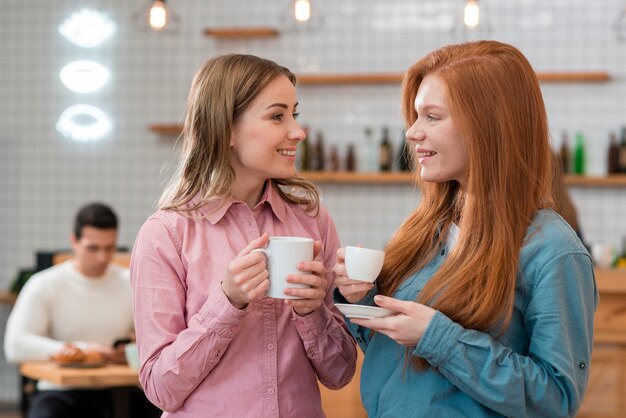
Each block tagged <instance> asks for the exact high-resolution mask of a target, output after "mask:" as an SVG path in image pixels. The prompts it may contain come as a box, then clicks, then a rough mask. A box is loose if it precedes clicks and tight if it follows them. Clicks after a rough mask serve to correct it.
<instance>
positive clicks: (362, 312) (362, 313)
mask: <svg viewBox="0 0 626 418" xmlns="http://www.w3.org/2000/svg"><path fill="white" fill-rule="evenodd" d="M335 306H336V307H337V309H339V310H340V311H341V313H342V314H344V315H345V316H347V317H348V318H363V319H372V318H382V317H384V316H389V315H393V314H394V313H397V312H394V311H392V310H390V309H384V308H378V307H376V306H367V305H352V304H350V303H335Z"/></svg>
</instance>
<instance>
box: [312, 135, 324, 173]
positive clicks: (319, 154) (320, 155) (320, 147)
mask: <svg viewBox="0 0 626 418" xmlns="http://www.w3.org/2000/svg"><path fill="white" fill-rule="evenodd" d="M313 161H314V163H313V170H317V171H324V169H325V168H326V154H325V153H324V135H323V134H322V133H321V132H318V133H317V135H316V138H315V158H314V160H313Z"/></svg>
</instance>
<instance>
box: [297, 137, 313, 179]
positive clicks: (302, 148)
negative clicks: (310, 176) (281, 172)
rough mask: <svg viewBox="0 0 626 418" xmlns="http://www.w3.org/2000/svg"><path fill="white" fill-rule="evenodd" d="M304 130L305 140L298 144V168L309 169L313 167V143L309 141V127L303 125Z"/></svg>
mask: <svg viewBox="0 0 626 418" xmlns="http://www.w3.org/2000/svg"><path fill="white" fill-rule="evenodd" d="M302 130H303V131H304V141H300V142H299V143H298V146H297V148H298V149H297V151H296V155H299V156H300V158H298V170H302V171H308V170H310V169H311V145H310V144H309V141H310V140H311V139H310V138H309V127H308V126H303V127H302Z"/></svg>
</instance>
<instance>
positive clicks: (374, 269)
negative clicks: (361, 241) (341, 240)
mask: <svg viewBox="0 0 626 418" xmlns="http://www.w3.org/2000/svg"><path fill="white" fill-rule="evenodd" d="M384 261H385V252H384V251H380V250H373V249H371V248H363V247H351V246H347V247H346V261H345V264H346V272H347V273H348V277H349V278H350V279H352V280H361V281H364V282H370V283H371V282H373V281H374V280H376V278H377V277H378V274H379V273H380V270H381V269H382V268H383V262H384Z"/></svg>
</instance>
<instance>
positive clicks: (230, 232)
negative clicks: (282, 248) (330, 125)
mask: <svg viewBox="0 0 626 418" xmlns="http://www.w3.org/2000/svg"><path fill="white" fill-rule="evenodd" d="M268 184H270V183H268ZM220 203H222V202H216V203H215V204H210V205H205V207H203V208H201V209H198V210H196V211H195V212H191V213H184V214H181V213H177V212H173V211H158V212H156V213H155V214H154V215H152V216H151V217H150V218H149V219H148V220H147V221H146V223H145V224H144V225H143V226H142V228H141V230H140V232H139V236H138V237H137V242H136V244H135V247H134V250H133V254H132V263H131V280H132V287H133V297H134V309H135V327H136V333H137V341H138V345H139V353H140V357H141V362H142V366H141V371H140V380H141V384H142V386H143V388H144V390H145V392H146V395H147V397H148V398H149V399H150V400H151V401H152V402H153V403H154V404H155V405H157V406H158V407H159V408H161V409H163V410H164V411H167V412H166V413H165V414H164V415H163V416H166V417H220V418H224V417H236V418H243V417H278V416H281V417H288V418H289V417H298V418H307V417H323V416H324V413H323V411H322V407H321V403H320V392H319V388H318V386H317V379H319V380H320V382H321V383H323V384H324V385H325V386H327V387H329V388H333V389H334V388H340V387H342V386H344V385H346V384H347V383H348V382H349V381H350V380H351V379H352V376H353V374H354V370H355V366H356V348H355V345H354V343H353V341H352V339H351V337H350V335H349V333H348V332H347V330H346V328H345V326H344V324H343V319H342V316H341V314H340V313H339V311H338V310H337V308H335V307H334V305H333V302H332V289H333V287H334V286H333V280H334V277H333V275H332V273H329V274H328V276H329V285H328V289H327V293H326V299H325V303H324V304H323V305H322V306H321V307H320V308H318V309H317V310H316V311H314V312H312V313H310V314H309V315H306V316H303V317H300V316H298V315H297V314H296V313H295V312H293V310H292V308H291V307H288V306H286V305H284V301H283V300H282V299H272V298H267V297H264V298H261V299H257V300H255V301H253V302H251V303H250V304H248V306H247V307H246V308H245V309H242V310H239V309H236V308H235V307H233V306H232V305H231V304H230V303H229V302H228V299H227V298H226V296H225V295H224V292H223V291H222V288H221V285H220V283H221V282H222V279H223V277H224V275H225V272H226V268H227V265H228V263H229V262H230V261H231V260H232V259H233V258H234V257H235V256H236V255H237V253H238V252H239V251H240V250H241V249H242V248H244V247H245V246H246V245H247V244H248V243H249V242H250V241H251V240H253V239H255V238H258V237H259V236H260V235H261V234H262V233H263V232H269V234H270V235H290V236H300V237H310V238H313V239H315V240H320V241H322V243H323V244H324V248H323V250H322V251H321V253H320V254H319V256H318V257H319V258H320V259H321V260H322V261H323V263H324V265H325V266H326V270H327V271H328V272H330V271H331V269H332V267H333V265H334V262H335V252H336V250H337V248H338V246H339V239H338V237H337V233H336V230H335V226H334V224H333V222H332V219H331V218H330V216H329V215H328V213H327V212H326V211H325V210H324V209H323V208H321V209H320V212H319V215H318V216H316V217H311V216H309V215H307V214H306V213H305V212H304V211H303V210H302V208H301V207H300V206H298V205H294V204H288V203H286V202H285V201H283V200H282V199H281V198H280V196H279V195H278V193H277V192H276V190H274V188H273V187H266V191H265V193H264V195H263V197H262V199H261V201H260V203H259V204H258V205H257V206H256V207H255V208H254V209H250V208H249V207H248V206H247V205H246V204H245V203H243V202H240V201H235V200H233V199H228V200H226V202H225V204H224V205H223V206H220ZM216 209H217V210H216Z"/></svg>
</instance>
